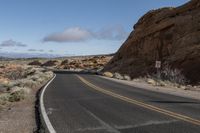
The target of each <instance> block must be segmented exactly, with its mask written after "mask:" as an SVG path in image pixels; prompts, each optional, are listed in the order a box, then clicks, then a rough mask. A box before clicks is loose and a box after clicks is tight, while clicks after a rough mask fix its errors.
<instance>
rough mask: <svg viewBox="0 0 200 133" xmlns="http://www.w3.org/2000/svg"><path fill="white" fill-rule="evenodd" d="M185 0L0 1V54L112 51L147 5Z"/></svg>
mask: <svg viewBox="0 0 200 133" xmlns="http://www.w3.org/2000/svg"><path fill="white" fill-rule="evenodd" d="M187 1H188V0H151V1H150V0H0V56H2V55H9V54H10V55H16V54H23V56H24V55H26V54H29V56H31V55H61V56H67V55H90V54H107V53H114V52H116V51H117V50H118V48H119V47H120V46H121V45H122V43H123V42H124V41H125V39H126V38H127V36H128V34H129V33H130V32H131V31H132V27H133V25H134V24H135V23H136V22H137V20H138V19H139V18H140V17H141V16H142V15H144V14H145V13H146V12H147V11H149V10H151V9H157V8H161V7H166V6H173V7H174V6H179V5H182V4H183V3H186V2H187Z"/></svg>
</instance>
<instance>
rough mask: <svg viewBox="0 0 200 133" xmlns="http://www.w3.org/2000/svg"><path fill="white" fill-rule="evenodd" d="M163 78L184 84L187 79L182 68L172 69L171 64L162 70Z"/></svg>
mask: <svg viewBox="0 0 200 133" xmlns="http://www.w3.org/2000/svg"><path fill="white" fill-rule="evenodd" d="M160 73H161V79H162V80H167V81H170V82H172V83H177V84H181V85H184V84H185V83H186V82H187V80H186V78H185V76H184V75H183V74H182V72H181V70H178V69H172V68H171V67H170V66H169V65H166V66H165V67H164V68H163V69H162V70H161V72H160Z"/></svg>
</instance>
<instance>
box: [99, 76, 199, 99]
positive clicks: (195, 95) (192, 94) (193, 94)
mask: <svg viewBox="0 0 200 133" xmlns="http://www.w3.org/2000/svg"><path fill="white" fill-rule="evenodd" d="M97 76H98V77H100V78H103V79H107V80H110V81H114V82H117V83H121V84H125V85H129V86H132V87H136V88H140V89H145V90H148V91H154V92H159V93H165V94H170V95H175V96H180V97H185V98H192V99H196V100H200V91H191V90H184V89H181V88H168V87H160V86H152V85H149V84H147V83H144V82H136V81H127V80H119V79H114V78H108V77H105V76H100V75H97Z"/></svg>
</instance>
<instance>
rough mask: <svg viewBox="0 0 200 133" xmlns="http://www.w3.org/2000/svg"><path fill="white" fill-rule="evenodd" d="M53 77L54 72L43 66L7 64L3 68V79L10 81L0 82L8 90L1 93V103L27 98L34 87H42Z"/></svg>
mask: <svg viewBox="0 0 200 133" xmlns="http://www.w3.org/2000/svg"><path fill="white" fill-rule="evenodd" d="M51 77H53V73H52V72H49V71H46V70H45V69H43V68H34V67H30V66H26V65H24V66H20V65H16V66H14V65H10V66H9V65H7V64H6V65H5V67H2V69H1V79H8V81H7V82H3V80H2V82H0V84H1V87H4V89H3V90H6V91H4V92H1V93H0V104H1V105H2V104H3V105H4V104H6V103H8V102H17V101H21V100H23V99H25V98H26V97H27V96H28V94H30V93H31V90H32V89H35V88H39V87H41V86H42V85H43V84H44V83H45V82H47V81H48V80H49V79H50V78H51Z"/></svg>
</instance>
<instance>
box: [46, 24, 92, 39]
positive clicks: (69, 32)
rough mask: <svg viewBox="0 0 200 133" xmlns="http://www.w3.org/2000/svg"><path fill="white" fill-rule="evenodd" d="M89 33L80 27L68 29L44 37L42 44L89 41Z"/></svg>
mask: <svg viewBox="0 0 200 133" xmlns="http://www.w3.org/2000/svg"><path fill="white" fill-rule="evenodd" d="M90 37H91V32H90V31H88V30H86V29H82V28H80V27H72V28H68V29H66V30H65V31H63V32H60V33H53V34H51V35H49V36H46V37H45V38H44V39H43V41H44V42H81V41H85V40H87V39H89V38H90Z"/></svg>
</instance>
